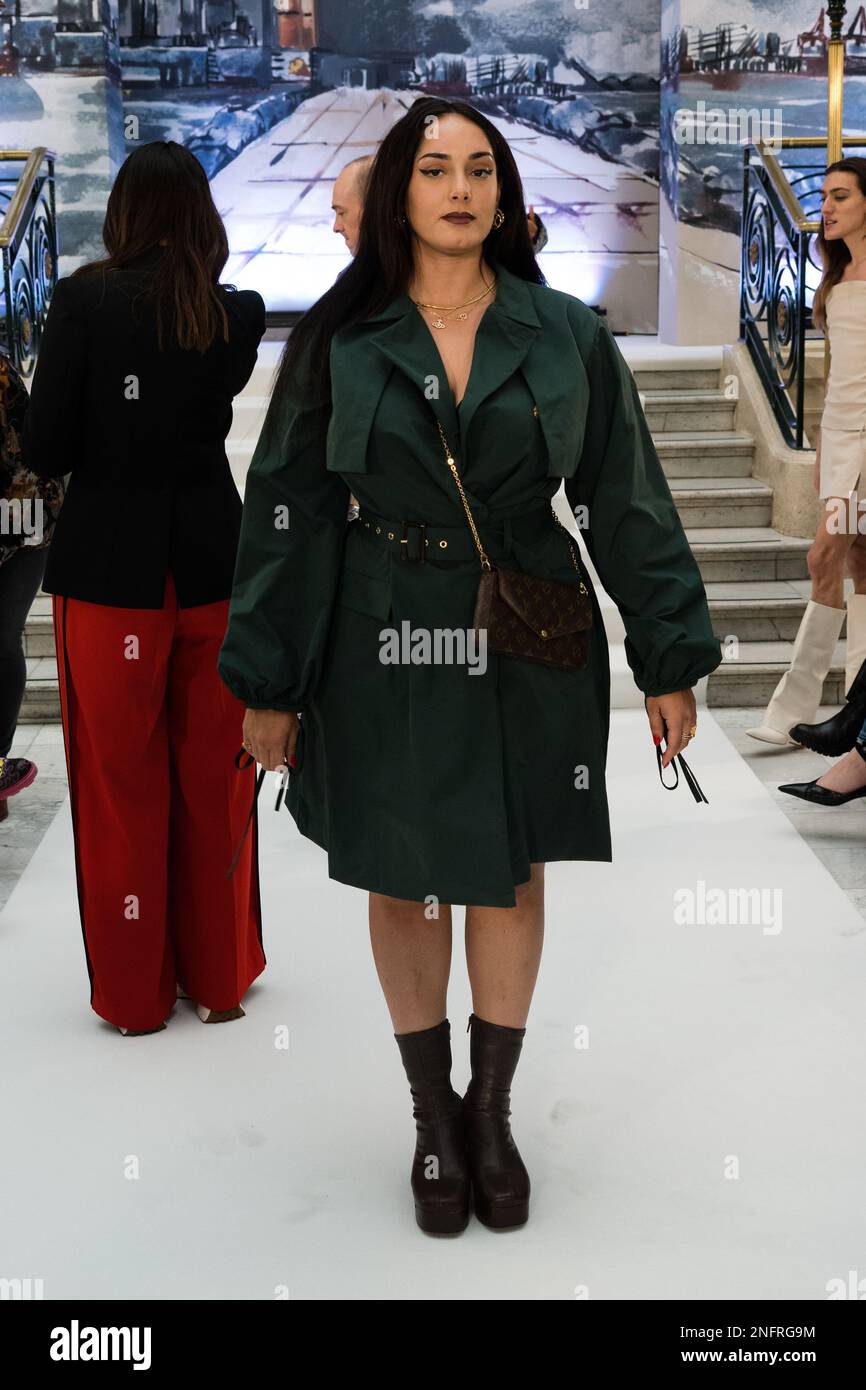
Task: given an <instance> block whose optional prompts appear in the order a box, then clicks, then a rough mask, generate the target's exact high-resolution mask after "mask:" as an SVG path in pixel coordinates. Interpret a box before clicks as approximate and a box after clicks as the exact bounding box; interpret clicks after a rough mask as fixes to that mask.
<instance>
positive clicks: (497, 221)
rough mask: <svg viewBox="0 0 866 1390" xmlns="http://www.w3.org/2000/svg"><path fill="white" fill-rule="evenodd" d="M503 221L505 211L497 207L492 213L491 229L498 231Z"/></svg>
mask: <svg viewBox="0 0 866 1390" xmlns="http://www.w3.org/2000/svg"><path fill="white" fill-rule="evenodd" d="M504 221H505V213H504V212H503V211H502V208H497V209H496V211H495V212H494V214H493V229H494V231H496V232H498V231H499V228H500V227H501V226H502V224H503V222H504Z"/></svg>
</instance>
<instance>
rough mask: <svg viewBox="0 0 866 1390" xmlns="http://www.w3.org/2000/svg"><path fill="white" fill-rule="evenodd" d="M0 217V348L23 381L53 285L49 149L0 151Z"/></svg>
mask: <svg viewBox="0 0 866 1390" xmlns="http://www.w3.org/2000/svg"><path fill="white" fill-rule="evenodd" d="M0 215H2V222H0V350H2V351H3V352H5V353H6V355H7V357H9V358H10V359H11V360H12V362H13V363H14V364H15V366H16V367H17V368H18V370H19V371H20V372H21V374H22V376H25V377H27V376H29V375H30V373H31V372H32V371H33V367H34V365H35V363H36V354H37V352H38V351H39V339H40V337H41V335H42V329H43V326H44V324H45V317H46V315H47V313H48V306H49V304H50V303H51V296H52V293H53V291H54V286H55V284H56V283H57V214H56V208H55V203H54V155H53V153H52V152H51V151H50V150H46V149H44V148H43V147H41V146H40V147H39V148H38V149H34V150H0Z"/></svg>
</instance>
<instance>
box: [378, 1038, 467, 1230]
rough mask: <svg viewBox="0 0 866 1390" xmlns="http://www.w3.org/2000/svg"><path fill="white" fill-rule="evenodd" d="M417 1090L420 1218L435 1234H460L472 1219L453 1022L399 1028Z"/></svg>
mask: <svg viewBox="0 0 866 1390" xmlns="http://www.w3.org/2000/svg"><path fill="white" fill-rule="evenodd" d="M394 1037H395V1038H396V1040H397V1046H398V1047H399V1049H400V1056H401V1057H402V1059H403V1066H404V1067H405V1069H406V1076H407V1077H408V1079H409V1086H410V1089H411V1091H412V1102H413V1112H412V1113H413V1114H414V1116H415V1126H416V1131H417V1138H416V1143H415V1157H414V1159H413V1162H412V1195H413V1196H414V1198H415V1219H416V1221H417V1222H418V1225H419V1226H420V1227H421V1230H422V1231H426V1232H428V1233H429V1234H431V1235H455V1234H456V1233H457V1232H459V1231H463V1230H465V1229H466V1225H467V1223H468V1221H469V1168H468V1165H467V1162H466V1149H465V1142H464V1135H463V1101H462V1100H461V1098H460V1096H459V1095H458V1094H457V1092H456V1091H455V1090H454V1089H453V1087H452V1085H451V1025H450V1023H449V1022H448V1019H447V1018H445V1019H443V1020H442V1022H441V1023H439V1024H437V1025H436V1027H435V1028H423V1029H421V1031H420V1032H417V1033H395V1034H394Z"/></svg>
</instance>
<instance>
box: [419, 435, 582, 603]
mask: <svg viewBox="0 0 866 1390" xmlns="http://www.w3.org/2000/svg"><path fill="white" fill-rule="evenodd" d="M436 424H437V426H438V429H439V435H440V438H441V440H442V443H443V444H444V446H445V462H446V463H447V464H448V467H449V468H450V469H451V472H452V473H453V475H454V481H455V483H456V484H457V487H458V490H459V492H460V500H461V502H462V503H463V507H464V510H465V512H466V519H467V520H468V522H469V525H470V527H471V529H472V535H473V537H474V539H475V544H476V546H477V547H478V555H479V558H480V560H481V568H482V569H484V570H489V569H492V568H493V566H492V565H491V563H490V559H489V557H488V555H487V553H486V551H485V549H484V546H483V545H482V544H481V537H480V536H479V534H478V528H477V526H476V525H475V518H474V517H473V515H472V513H471V511H470V510H469V503H468V502H467V501H466V493H465V492H464V491H463V484H462V482H461V481H460V474H459V473H458V472H457V465H456V463H455V462H454V456H453V454H452V453H451V449H450V448H449V445H448V440H447V438H446V435H445V431H444V430H443V428H442V421H441V420H437V421H436ZM550 511H551V515H552V516H553V519H554V521H555V522H556V524H557V526H558V527H559V529H560V531H562V532H563V534H564V536H565V539H566V540H567V541H568V551H569V554H570V555H571V563H572V564H573V565H574V568H575V569H576V570H577V572H578V574H580V565H579V564H578V563H577V556H576V555H575V553H574V543H573V541H572V539H571V536H570V535H569V534H568V531H567V530H566V529H565V527H564V526H563V524H562V522H561V521H560V519H559V517H558V516H557V515H556V512H555V511H554V510H553V507H552V506H551V508H550ZM580 592H581V593H582V594H585V593H587V588H586V585H585V584H584V582H583V580H582V579H581V581H580Z"/></svg>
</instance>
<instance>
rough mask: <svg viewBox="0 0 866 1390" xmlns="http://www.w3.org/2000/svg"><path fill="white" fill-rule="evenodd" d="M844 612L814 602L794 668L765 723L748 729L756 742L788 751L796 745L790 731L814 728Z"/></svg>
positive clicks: (784, 679)
mask: <svg viewBox="0 0 866 1390" xmlns="http://www.w3.org/2000/svg"><path fill="white" fill-rule="evenodd" d="M844 620H845V609H844V608H828V607H827V605H826V604H823V603H815V602H814V600H813V599H810V600H809V602H808V603H807V604H806V611H805V613H804V614H803V620H802V622H801V623H800V627H799V630H798V632H797V638H796V641H795V642H794V651H793V655H792V657H791V665H790V666H789V667H788V670H787V671H786V672H785V674H784V676H783V677H782V679H781V680H780V681H779V684H778V685H777V686H776V689H775V690H774V691H773V696H772V699H771V700H770V703H769V704H768V705H767V708H766V711H765V713H764V718H763V722H762V723H761V724H759V725H758V727H757V728H754V729H747V730H746V733H747V734H750V735H751V737H752V738H757V739H760V740H761V742H762V743H773V744H775V745H776V746H777V747H779V748H784V747H786V746H789V745H791V744H793V743H794V740H793V739H790V738H789V737H788V730H789V729H791V728H793V726H794V725H795V724H811V723H812V722H813V720H814V718H815V715H816V714H817V712H818V706H819V705H820V703H821V693H822V690H823V688H824V681H825V679H826V676H827V672H828V671H829V670H830V666H831V664H832V661H833V653H834V652H835V650H836V643H837V642H838V641H839V634H840V632H841V631H842V623H843V622H844Z"/></svg>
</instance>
